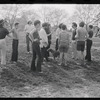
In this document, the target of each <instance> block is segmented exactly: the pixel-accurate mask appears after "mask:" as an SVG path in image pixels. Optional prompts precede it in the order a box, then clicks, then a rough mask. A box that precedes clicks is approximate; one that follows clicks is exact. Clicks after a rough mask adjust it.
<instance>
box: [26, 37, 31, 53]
mask: <svg viewBox="0 0 100 100" xmlns="http://www.w3.org/2000/svg"><path fill="white" fill-rule="evenodd" d="M26 44H27V52H29V51H30V48H29V37H28V35H26Z"/></svg>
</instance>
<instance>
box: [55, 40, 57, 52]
mask: <svg viewBox="0 0 100 100" xmlns="http://www.w3.org/2000/svg"><path fill="white" fill-rule="evenodd" d="M55 50H56V51H57V50H58V39H56V47H55Z"/></svg>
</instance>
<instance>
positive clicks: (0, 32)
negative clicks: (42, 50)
mask: <svg viewBox="0 0 100 100" xmlns="http://www.w3.org/2000/svg"><path fill="white" fill-rule="evenodd" d="M4 24H5V23H4V20H3V19H2V20H0V50H1V65H6V39H5V38H6V36H8V37H10V38H12V37H11V36H10V35H9V31H8V30H7V29H6V28H4Z"/></svg>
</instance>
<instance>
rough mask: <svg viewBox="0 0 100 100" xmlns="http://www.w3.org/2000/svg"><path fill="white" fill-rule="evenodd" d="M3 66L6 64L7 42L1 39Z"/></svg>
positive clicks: (0, 48) (0, 47)
mask: <svg viewBox="0 0 100 100" xmlns="http://www.w3.org/2000/svg"><path fill="white" fill-rule="evenodd" d="M0 50H1V64H2V65H5V64H6V40H5V39H0Z"/></svg>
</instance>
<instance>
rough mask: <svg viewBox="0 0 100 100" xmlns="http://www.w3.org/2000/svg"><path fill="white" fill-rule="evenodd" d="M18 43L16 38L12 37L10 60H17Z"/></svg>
mask: <svg viewBox="0 0 100 100" xmlns="http://www.w3.org/2000/svg"><path fill="white" fill-rule="evenodd" d="M18 43H19V41H18V40H16V39H13V42H12V57H11V61H16V62H17V60H18Z"/></svg>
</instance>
